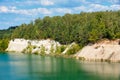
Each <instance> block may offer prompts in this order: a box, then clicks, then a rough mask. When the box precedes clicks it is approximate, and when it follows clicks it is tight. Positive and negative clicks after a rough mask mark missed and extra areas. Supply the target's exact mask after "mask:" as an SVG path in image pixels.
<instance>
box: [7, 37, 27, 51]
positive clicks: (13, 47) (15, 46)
mask: <svg viewBox="0 0 120 80" xmlns="http://www.w3.org/2000/svg"><path fill="white" fill-rule="evenodd" d="M27 46H28V41H27V40H25V39H14V40H11V41H10V42H9V45H8V48H7V49H6V51H15V52H22V51H23V49H25V48H26V47H27Z"/></svg>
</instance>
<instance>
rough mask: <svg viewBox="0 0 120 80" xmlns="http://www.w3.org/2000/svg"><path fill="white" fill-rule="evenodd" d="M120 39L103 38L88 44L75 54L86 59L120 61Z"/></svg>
mask: <svg viewBox="0 0 120 80" xmlns="http://www.w3.org/2000/svg"><path fill="white" fill-rule="evenodd" d="M119 42H120V40H114V41H110V40H103V41H101V42H98V43H96V44H93V45H87V46H85V47H84V48H83V49H82V50H80V51H79V52H78V53H77V54H76V55H75V56H76V57H77V58H84V59H85V60H110V61H113V62H118V61H120V44H119Z"/></svg>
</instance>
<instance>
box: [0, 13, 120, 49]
mask: <svg viewBox="0 0 120 80" xmlns="http://www.w3.org/2000/svg"><path fill="white" fill-rule="evenodd" d="M14 38H25V39H37V40H40V39H48V38H49V39H53V40H56V41H58V42H60V43H61V44H70V43H72V42H76V43H78V44H79V45H80V46H81V47H83V46H85V45H87V44H88V43H95V42H96V41H98V40H101V39H104V38H107V39H111V40H113V39H118V38H120V11H101V12H81V13H80V14H65V15H64V16H53V17H49V16H46V17H44V18H43V19H40V18H38V19H35V20H34V21H31V22H30V23H29V24H25V23H24V24H21V25H20V26H17V27H10V28H9V29H6V30H0V39H1V41H0V44H1V43H2V41H3V40H4V41H3V42H7V43H8V40H10V39H14ZM5 47H6V46H5ZM0 50H3V49H2V47H0Z"/></svg>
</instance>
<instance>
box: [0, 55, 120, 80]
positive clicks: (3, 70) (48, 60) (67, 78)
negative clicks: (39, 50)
mask: <svg viewBox="0 0 120 80" xmlns="http://www.w3.org/2000/svg"><path fill="white" fill-rule="evenodd" d="M0 80H120V63H107V62H82V61H79V60H76V59H70V58H61V57H50V56H39V55H28V54H20V53H18V54H17V53H16V54H15V53H9V54H8V53H4V54H3V53H1V54H0Z"/></svg>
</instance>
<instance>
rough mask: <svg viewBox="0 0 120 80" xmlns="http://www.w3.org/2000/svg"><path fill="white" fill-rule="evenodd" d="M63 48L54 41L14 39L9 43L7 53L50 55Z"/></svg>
mask: <svg viewBox="0 0 120 80" xmlns="http://www.w3.org/2000/svg"><path fill="white" fill-rule="evenodd" d="M59 46H61V45H60V43H59V42H56V41H54V40H50V39H47V40H25V39H14V40H11V41H10V42H9V45H8V48H7V49H6V51H14V52H28V53H36V52H37V53H41V52H44V53H45V54H49V53H50V52H55V50H56V47H59Z"/></svg>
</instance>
